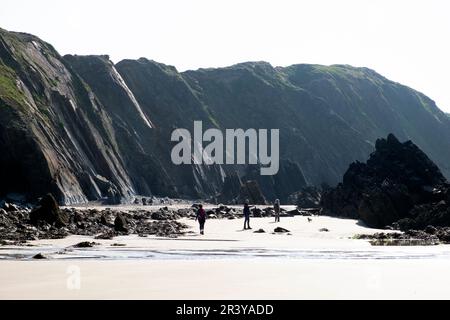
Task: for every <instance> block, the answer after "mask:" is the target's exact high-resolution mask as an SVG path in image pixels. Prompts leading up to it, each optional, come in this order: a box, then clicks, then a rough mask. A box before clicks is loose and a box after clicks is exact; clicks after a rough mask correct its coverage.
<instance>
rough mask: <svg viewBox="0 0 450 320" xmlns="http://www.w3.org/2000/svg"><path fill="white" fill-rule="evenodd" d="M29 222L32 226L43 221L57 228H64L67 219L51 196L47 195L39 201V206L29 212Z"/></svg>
mask: <svg viewBox="0 0 450 320" xmlns="http://www.w3.org/2000/svg"><path fill="white" fill-rule="evenodd" d="M30 221H31V223H32V224H34V225H36V224H38V223H40V222H42V221H44V222H47V223H49V224H55V225H57V226H65V225H67V223H68V222H69V217H68V216H67V214H66V213H65V212H63V211H61V210H60V209H59V206H58V203H57V202H56V200H55V198H54V197H53V196H52V195H51V194H47V195H45V196H44V197H43V198H42V199H41V201H40V202H39V206H38V207H37V208H36V209H34V210H33V211H31V212H30Z"/></svg>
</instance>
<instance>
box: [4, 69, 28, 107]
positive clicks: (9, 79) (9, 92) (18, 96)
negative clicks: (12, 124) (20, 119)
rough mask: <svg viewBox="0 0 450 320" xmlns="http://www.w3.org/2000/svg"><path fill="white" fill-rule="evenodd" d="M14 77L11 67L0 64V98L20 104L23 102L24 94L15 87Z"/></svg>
mask: <svg viewBox="0 0 450 320" xmlns="http://www.w3.org/2000/svg"><path fill="white" fill-rule="evenodd" d="M16 78H17V77H16V74H15V72H14V71H13V70H12V69H11V68H9V67H7V66H5V65H3V64H0V98H1V99H2V100H5V101H14V102H16V103H18V104H19V105H22V104H23V103H24V102H25V96H24V95H23V93H22V92H21V91H20V89H19V88H18V87H17V83H16Z"/></svg>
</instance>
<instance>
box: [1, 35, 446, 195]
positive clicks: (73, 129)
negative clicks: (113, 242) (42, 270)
mask: <svg viewBox="0 0 450 320" xmlns="http://www.w3.org/2000/svg"><path fill="white" fill-rule="evenodd" d="M194 120H201V121H202V122H203V127H204V129H207V128H218V129H220V130H225V129H228V128H229V129H235V128H242V129H248V128H254V129H272V128H273V129H279V130H280V153H281V155H280V157H281V162H280V170H279V173H278V174H277V175H276V176H273V177H261V176H259V175H258V174H257V172H258V170H257V169H258V167H257V166H236V165H213V166H207V165H181V166H176V165H174V164H172V162H171V159H170V154H171V149H172V147H173V146H174V145H175V142H171V141H170V136H171V133H172V131H173V130H174V129H176V128H186V129H188V130H190V131H192V128H193V121H194ZM390 132H392V133H394V134H395V135H396V136H397V137H398V138H399V139H401V140H406V139H411V140H413V141H414V142H415V143H416V144H417V145H418V146H419V147H420V148H421V149H422V150H423V151H424V152H425V153H427V154H428V155H429V156H430V158H431V159H432V160H433V161H434V162H435V163H436V164H437V165H438V166H439V167H440V169H441V171H442V172H443V174H444V175H445V176H447V177H449V176H450V167H449V165H448V163H450V162H449V160H450V119H449V118H448V116H447V115H445V114H444V113H443V112H441V111H440V110H439V109H438V108H437V107H436V105H435V104H434V102H433V101H432V100H430V99H429V98H427V97H426V96H424V95H423V94H421V93H419V92H417V91H414V90H412V89H410V88H407V87H404V86H402V85H400V84H397V83H394V82H391V81H389V80H387V79H385V78H383V77H382V76H380V75H379V74H377V73H375V72H374V71H372V70H369V69H365V68H353V67H350V66H330V67H325V66H317V65H295V66H291V67H286V68H279V67H277V68H274V67H272V66H271V65H270V64H268V63H265V62H249V63H242V64H238V65H234V66H231V67H228V68H220V69H200V70H197V71H187V72H182V73H180V72H178V71H177V70H176V69H175V68H173V67H170V66H166V65H163V64H160V63H157V62H154V61H150V60H147V59H139V60H124V61H121V62H119V63H117V64H116V65H114V64H113V63H112V62H111V61H110V60H109V58H108V57H107V56H71V55H69V56H65V57H61V56H60V55H59V54H58V53H57V52H56V51H55V50H54V49H53V48H52V47H51V45H49V44H47V43H45V42H43V41H42V40H40V39H38V38H37V37H34V36H32V35H28V34H21V33H13V32H7V31H4V30H1V29H0V148H1V150H2V152H1V154H0V176H1V180H0V196H1V195H4V194H6V193H9V192H19V193H26V194H28V195H30V196H31V197H36V196H40V195H42V194H44V193H46V192H52V193H53V194H54V195H55V196H56V198H57V199H58V200H59V202H61V203H75V202H85V201H88V200H94V199H100V198H105V197H106V198H109V199H110V200H111V201H113V202H118V201H120V200H121V199H122V200H123V199H126V198H129V197H131V196H132V195H134V194H141V195H151V194H154V195H161V196H165V195H167V196H171V197H190V198H206V197H210V196H214V195H216V194H218V193H220V192H222V191H223V190H222V189H223V183H224V179H225V177H226V176H230V175H233V174H235V173H236V172H237V173H238V174H239V175H240V177H241V179H242V181H243V182H245V181H246V180H249V179H252V180H258V182H259V185H260V187H261V190H262V191H263V193H264V196H265V197H266V198H267V200H270V201H272V200H273V199H275V198H280V199H282V201H283V199H287V197H288V196H289V194H291V193H293V192H295V191H298V190H299V189H301V188H302V187H304V186H305V185H308V184H310V185H320V184H321V183H327V184H330V185H334V184H336V183H337V182H338V181H339V180H340V178H341V176H342V174H343V173H344V172H345V170H346V168H347V166H348V164H349V163H351V162H353V161H356V160H360V161H361V160H363V159H366V158H367V156H368V155H369V154H370V152H372V151H373V149H374V143H375V141H376V139H377V138H378V137H380V136H386V135H387V134H388V133H390Z"/></svg>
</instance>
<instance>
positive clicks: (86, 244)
mask: <svg viewBox="0 0 450 320" xmlns="http://www.w3.org/2000/svg"><path fill="white" fill-rule="evenodd" d="M96 245H98V243H96V242H90V241H84V242H80V243H77V244H75V245H74V247H75V248H92V247H95V246H96Z"/></svg>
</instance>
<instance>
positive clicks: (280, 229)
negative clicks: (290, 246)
mask: <svg viewBox="0 0 450 320" xmlns="http://www.w3.org/2000/svg"><path fill="white" fill-rule="evenodd" d="M273 232H275V233H287V232H290V231H289V230H287V229H284V228H281V227H276V228H275V229H274V230H273Z"/></svg>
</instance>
